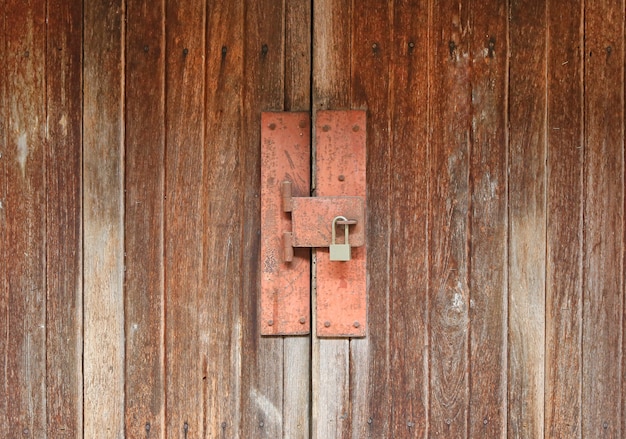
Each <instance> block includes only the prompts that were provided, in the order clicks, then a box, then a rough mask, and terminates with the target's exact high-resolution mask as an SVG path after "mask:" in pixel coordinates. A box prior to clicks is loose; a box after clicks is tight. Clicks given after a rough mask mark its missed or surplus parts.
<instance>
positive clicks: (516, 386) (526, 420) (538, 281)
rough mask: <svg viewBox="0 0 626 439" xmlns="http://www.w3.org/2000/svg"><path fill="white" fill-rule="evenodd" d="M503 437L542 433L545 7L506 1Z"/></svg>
mask: <svg viewBox="0 0 626 439" xmlns="http://www.w3.org/2000/svg"><path fill="white" fill-rule="evenodd" d="M510 15H511V22H510V49H509V51H510V84H514V86H512V87H511V88H510V90H509V125H510V132H509V146H508V149H509V152H508V154H509V163H510V165H509V168H510V174H509V183H508V184H509V215H510V218H509V233H510V237H509V294H508V301H509V307H508V313H509V318H508V322H509V328H508V329H509V331H508V332H509V347H508V367H507V369H508V379H509V385H508V400H509V404H508V417H509V422H508V436H509V437H513V438H526V437H541V436H542V435H543V431H544V420H543V418H544V411H543V410H544V382H545V370H544V366H545V364H544V353H545V321H546V316H545V306H546V305H545V297H546V294H545V268H546V265H545V264H546V261H545V254H546V212H545V205H546V199H545V193H546V183H545V179H546V170H545V163H546V147H547V145H546V121H545V117H546V116H545V115H546V59H545V54H546V9H545V5H544V4H540V3H538V2H533V1H530V0H529V1H513V2H511V13H510Z"/></svg>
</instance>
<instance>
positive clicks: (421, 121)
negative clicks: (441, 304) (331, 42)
mask: <svg viewBox="0 0 626 439" xmlns="http://www.w3.org/2000/svg"><path fill="white" fill-rule="evenodd" d="M428 3H429V2H428V1H424V0H396V1H395V2H394V6H393V7H394V10H393V29H394V38H393V40H392V55H391V57H392V76H391V78H390V80H391V84H392V89H391V93H392V94H393V95H392V96H393V98H392V102H393V106H392V107H391V112H392V116H391V141H392V147H391V152H390V155H391V157H390V160H391V164H390V166H391V183H390V184H391V189H390V193H389V197H390V200H391V224H390V228H391V232H390V242H389V246H390V253H391V266H390V275H389V282H390V290H391V291H390V303H389V320H390V322H389V338H390V342H389V343H390V347H389V349H390V352H389V355H390V374H389V383H388V385H389V394H390V402H391V403H390V407H391V409H392V413H391V419H390V431H391V432H392V433H391V435H392V436H394V437H416V438H426V437H427V434H428V405H429V402H428V252H429V247H428V200H429V182H428V173H429V163H428V127H429V120H428V108H429V105H430V102H429V83H430V82H429V81H430V78H429V76H428V73H429V56H430V50H429V42H430V40H429V25H430V10H429V7H428V6H429V5H428Z"/></svg>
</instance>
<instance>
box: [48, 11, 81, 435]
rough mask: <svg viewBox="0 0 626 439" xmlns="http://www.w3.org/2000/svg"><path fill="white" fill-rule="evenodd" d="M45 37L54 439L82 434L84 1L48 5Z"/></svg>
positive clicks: (50, 399)
mask: <svg viewBox="0 0 626 439" xmlns="http://www.w3.org/2000/svg"><path fill="white" fill-rule="evenodd" d="M47 12H48V16H47V21H48V25H47V36H46V43H47V46H46V69H47V73H46V112H47V119H48V124H47V153H46V193H47V195H46V273H47V276H46V283H47V296H46V333H47V335H46V370H47V374H46V389H47V402H48V407H47V432H48V435H49V437H59V438H61V437H68V438H69V437H72V438H77V437H81V435H82V431H83V425H82V422H83V416H82V411H83V406H82V398H83V392H82V388H83V376H82V370H83V362H82V349H83V347H82V345H83V339H82V336H83V335H82V322H83V307H82V301H83V288H82V279H83V276H82V263H83V262H82V260H83V257H82V221H81V217H82V191H81V187H82V70H83V64H82V38H83V35H82V29H83V25H82V23H83V7H82V3H81V2H68V1H63V0H50V1H48V7H47Z"/></svg>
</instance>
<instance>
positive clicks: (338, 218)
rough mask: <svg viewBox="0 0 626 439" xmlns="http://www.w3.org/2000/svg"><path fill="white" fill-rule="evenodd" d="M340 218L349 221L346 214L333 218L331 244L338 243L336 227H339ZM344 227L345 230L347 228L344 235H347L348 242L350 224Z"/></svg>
mask: <svg viewBox="0 0 626 439" xmlns="http://www.w3.org/2000/svg"><path fill="white" fill-rule="evenodd" d="M339 220H341V221H348V218H346V217H345V216H341V215H339V216H336V217H335V218H333V225H332V227H333V229H332V230H331V241H330V243H331V244H336V243H337V233H336V230H335V229H336V228H337V221H339ZM326 224H328V223H326ZM343 227H344V230H345V231H344V233H345V235H344V236H345V240H346V242H345V243H346V244H347V242H348V236H349V232H348V225H347V224H346V225H344V226H343ZM326 236H328V235H326Z"/></svg>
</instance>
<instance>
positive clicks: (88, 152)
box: [83, 0, 124, 438]
mask: <svg viewBox="0 0 626 439" xmlns="http://www.w3.org/2000/svg"><path fill="white" fill-rule="evenodd" d="M84 8H85V9H84V48H83V49H84V53H85V54H86V55H85V57H84V67H83V72H84V73H83V74H84V80H83V81H84V85H83V103H84V104H83V105H84V109H83V230H84V240H83V246H84V271H83V275H84V314H83V318H84V354H83V355H84V357H83V359H84V387H83V390H84V436H85V437H106V438H121V437H123V436H124V292H123V291H124V290H123V283H124V212H123V200H124V192H123V189H124V188H123V172H124V170H123V161H122V157H123V153H124V115H123V102H124V99H123V96H124V87H123V72H124V66H123V35H124V30H123V20H124V11H123V8H122V2H121V0H111V1H105V2H86V3H85V5H84Z"/></svg>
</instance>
